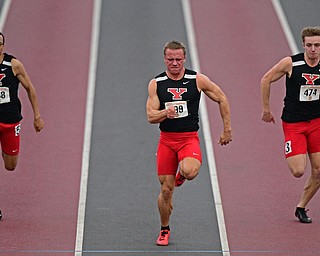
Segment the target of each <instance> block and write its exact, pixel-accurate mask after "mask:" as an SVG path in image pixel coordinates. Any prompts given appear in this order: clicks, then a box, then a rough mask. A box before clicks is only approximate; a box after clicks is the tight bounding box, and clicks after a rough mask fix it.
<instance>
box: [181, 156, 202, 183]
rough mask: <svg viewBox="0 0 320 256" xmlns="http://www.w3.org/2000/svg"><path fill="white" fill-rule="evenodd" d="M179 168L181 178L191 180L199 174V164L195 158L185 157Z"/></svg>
mask: <svg viewBox="0 0 320 256" xmlns="http://www.w3.org/2000/svg"><path fill="white" fill-rule="evenodd" d="M179 167H180V173H181V175H182V176H183V177H185V178H186V179H187V180H193V179H194V178H195V177H197V175H198V173H199V170H200V167H201V162H200V161H199V160H198V159H196V158H193V157H186V158H184V159H183V160H182V161H181V162H180V164H179Z"/></svg>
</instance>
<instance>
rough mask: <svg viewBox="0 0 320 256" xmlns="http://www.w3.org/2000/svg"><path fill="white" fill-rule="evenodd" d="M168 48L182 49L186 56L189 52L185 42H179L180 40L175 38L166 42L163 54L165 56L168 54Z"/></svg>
mask: <svg viewBox="0 0 320 256" xmlns="http://www.w3.org/2000/svg"><path fill="white" fill-rule="evenodd" d="M167 49H171V50H179V49H182V50H183V54H184V56H186V54H187V51H186V47H185V45H184V44H183V43H181V42H179V41H175V40H174V41H171V42H168V43H166V44H165V46H164V48H163V55H164V56H166V51H167Z"/></svg>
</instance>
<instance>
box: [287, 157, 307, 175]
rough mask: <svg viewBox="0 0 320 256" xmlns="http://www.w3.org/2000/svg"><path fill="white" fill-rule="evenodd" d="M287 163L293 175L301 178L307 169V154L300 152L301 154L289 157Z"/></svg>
mask: <svg viewBox="0 0 320 256" xmlns="http://www.w3.org/2000/svg"><path fill="white" fill-rule="evenodd" d="M287 164H288V167H289V169H290V171H291V173H292V175H293V176H294V177H296V178H300V177H302V175H303V174H304V173H305V171H306V166H307V155H306V154H300V155H296V156H291V157H288V158H287Z"/></svg>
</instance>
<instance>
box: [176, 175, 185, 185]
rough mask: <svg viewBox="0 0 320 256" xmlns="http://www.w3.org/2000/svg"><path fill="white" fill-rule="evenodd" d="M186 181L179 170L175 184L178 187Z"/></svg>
mask: <svg viewBox="0 0 320 256" xmlns="http://www.w3.org/2000/svg"><path fill="white" fill-rule="evenodd" d="M185 181H186V178H185V177H183V176H182V175H181V173H180V172H178V174H177V176H176V182H175V184H174V185H175V186H176V187H180V186H181V185H182V184H183V183H184V182H185Z"/></svg>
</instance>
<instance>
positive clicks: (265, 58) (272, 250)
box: [191, 0, 320, 256]
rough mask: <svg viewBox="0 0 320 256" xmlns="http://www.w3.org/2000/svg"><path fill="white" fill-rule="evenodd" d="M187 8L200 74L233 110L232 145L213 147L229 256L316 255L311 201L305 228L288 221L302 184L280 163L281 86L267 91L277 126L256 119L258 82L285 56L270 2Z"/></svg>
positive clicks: (207, 1) (317, 219)
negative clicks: (223, 94) (216, 87)
mask: <svg viewBox="0 0 320 256" xmlns="http://www.w3.org/2000/svg"><path fill="white" fill-rule="evenodd" d="M191 6H192V13H193V21H194V27H195V33H196V38H197V47H198V52H199V58H200V66H201V71H202V72H203V73H205V74H207V75H209V76H210V77H211V78H212V79H213V80H214V81H215V82H217V84H219V85H220V86H221V87H222V88H223V90H224V91H225V92H226V94H227V96H228V98H229V100H230V103H231V108H232V126H233V132H234V140H233V142H232V144H230V145H229V146H227V147H220V146H219V145H217V143H216V142H215V141H214V145H215V156H216V162H217V169H218V177H219V183H220V189H221V194H222V200H223V208H224V214H225V220H226V227H227V233H228V238H229V246H230V250H231V251H232V253H231V255H243V256H245V255H246V256H247V255H277V256H279V255H281V256H282V255H283V256H285V255H290V256H294V255H297V256H298V255H299V256H301V255H303V256H306V255H317V254H318V251H319V250H318V249H319V241H318V239H317V237H318V234H319V228H320V212H319V211H318V210H317V209H319V207H318V206H316V201H317V199H316V198H315V199H314V200H313V201H312V202H311V203H310V205H309V206H310V208H311V209H312V211H311V217H314V223H313V224H312V225H303V224H300V223H299V222H297V221H296V218H295V217H294V210H295V206H296V204H297V203H298V201H299V198H300V193H301V192H302V188H303V185H304V182H305V179H306V178H307V177H304V178H303V179H301V180H297V179H295V178H293V177H291V174H290V172H289V170H288V168H287V166H286V163H285V160H284V156H283V151H282V148H283V137H282V130H281V129H282V128H281V120H280V115H281V110H282V99H283V95H284V84H283V82H284V80H281V81H279V82H278V83H277V85H274V87H273V88H272V96H271V106H272V109H273V112H274V114H275V116H276V117H278V118H277V121H278V123H277V124H276V125H273V124H265V123H263V122H262V121H261V118H260V117H261V101H260V88H259V84H260V79H261V77H262V75H263V74H264V72H266V71H267V70H268V69H269V68H270V67H271V65H273V64H274V63H275V62H276V61H278V60H279V59H280V58H282V57H284V56H287V55H290V49H289V47H288V45H287V41H286V39H285V37H284V34H283V32H282V29H281V26H280V23H279V22H278V18H277V16H276V14H275V11H274V9H273V6H272V4H271V1H252V0H241V1H211V0H202V1H191ZM207 105H208V112H209V116H210V122H211V129H212V135H213V138H214V140H216V141H217V140H218V136H219V134H220V131H221V126H220V123H221V122H220V120H219V119H220V117H219V115H218V111H217V108H216V105H215V104H211V103H209V102H208V104H207ZM307 175H309V173H307ZM307 175H305V176H307ZM258 251H259V253H258ZM263 251H265V252H263ZM289 251H290V252H289ZM249 252H251V253H249Z"/></svg>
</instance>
